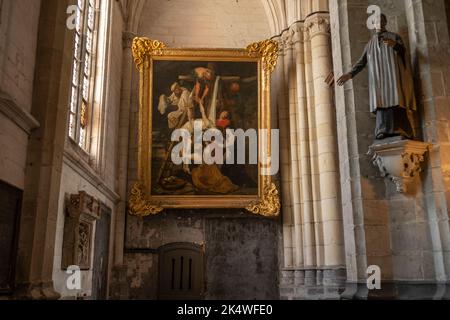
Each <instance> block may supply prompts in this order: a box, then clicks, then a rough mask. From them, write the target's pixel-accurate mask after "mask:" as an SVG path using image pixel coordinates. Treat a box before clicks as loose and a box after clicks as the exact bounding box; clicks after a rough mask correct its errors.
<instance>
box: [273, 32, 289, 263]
mask: <svg viewBox="0 0 450 320" xmlns="http://www.w3.org/2000/svg"><path fill="white" fill-rule="evenodd" d="M275 40H277V41H278V44H279V46H280V52H279V58H278V64H277V67H276V68H275V73H274V79H276V80H277V87H278V91H277V104H278V121H279V126H280V161H281V165H280V167H281V189H282V206H283V207H282V212H283V248H284V267H285V268H289V267H292V266H293V264H294V259H293V255H294V253H293V241H292V240H293V237H292V236H293V232H292V229H293V217H292V205H291V194H290V185H291V178H290V177H291V168H290V161H289V159H290V156H289V150H290V148H289V144H290V142H289V119H288V113H287V112H286V99H285V93H284V92H285V86H286V85H285V81H284V56H285V52H284V43H283V41H282V39H281V37H278V38H276V39H275Z"/></svg>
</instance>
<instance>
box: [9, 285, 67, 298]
mask: <svg viewBox="0 0 450 320" xmlns="http://www.w3.org/2000/svg"><path fill="white" fill-rule="evenodd" d="M12 298H13V299H15V300H58V299H60V298H61V295H60V294H59V293H58V292H56V291H55V289H54V287H53V282H52V281H50V282H36V283H22V284H20V283H19V284H18V285H17V287H16V290H15V292H14V295H13V297H12Z"/></svg>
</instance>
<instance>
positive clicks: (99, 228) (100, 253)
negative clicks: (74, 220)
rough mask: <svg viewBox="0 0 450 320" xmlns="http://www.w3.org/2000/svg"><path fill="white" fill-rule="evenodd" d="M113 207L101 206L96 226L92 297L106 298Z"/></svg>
mask: <svg viewBox="0 0 450 320" xmlns="http://www.w3.org/2000/svg"><path fill="white" fill-rule="evenodd" d="M110 227H111V209H110V208H108V207H107V206H105V205H103V204H102V205H101V206H100V220H97V223H96V227H95V243H94V268H93V275H92V299H94V300H106V299H107V285H108V259H109V237H110Z"/></svg>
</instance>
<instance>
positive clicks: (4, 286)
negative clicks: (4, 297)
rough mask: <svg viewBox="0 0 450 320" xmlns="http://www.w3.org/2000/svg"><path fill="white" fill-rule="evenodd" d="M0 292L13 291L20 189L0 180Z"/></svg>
mask: <svg viewBox="0 0 450 320" xmlns="http://www.w3.org/2000/svg"><path fill="white" fill-rule="evenodd" d="M0 204H1V205H0V294H10V293H12V292H13V291H14V277H15V265H16V258H17V242H18V236H19V219H20V210H21V205H22V190H19V189H17V188H15V187H13V186H10V185H9V184H6V183H4V182H2V181H0Z"/></svg>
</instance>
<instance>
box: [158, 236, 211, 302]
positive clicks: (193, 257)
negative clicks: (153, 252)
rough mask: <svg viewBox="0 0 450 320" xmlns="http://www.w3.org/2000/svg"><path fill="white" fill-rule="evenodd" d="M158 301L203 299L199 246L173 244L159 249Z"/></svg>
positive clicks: (201, 255) (202, 269) (202, 267)
mask: <svg viewBox="0 0 450 320" xmlns="http://www.w3.org/2000/svg"><path fill="white" fill-rule="evenodd" d="M159 250H160V251H159V294H158V297H159V299H162V300H165V299H203V293H204V260H203V250H202V248H201V246H199V245H196V244H191V243H173V244H168V245H165V246H163V247H161V248H160V249H159Z"/></svg>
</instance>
